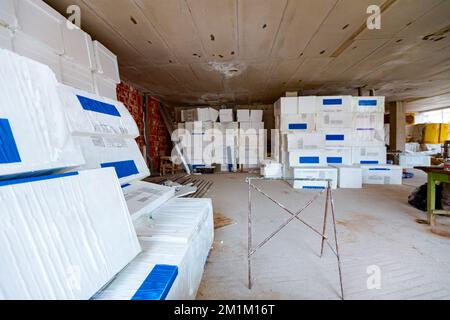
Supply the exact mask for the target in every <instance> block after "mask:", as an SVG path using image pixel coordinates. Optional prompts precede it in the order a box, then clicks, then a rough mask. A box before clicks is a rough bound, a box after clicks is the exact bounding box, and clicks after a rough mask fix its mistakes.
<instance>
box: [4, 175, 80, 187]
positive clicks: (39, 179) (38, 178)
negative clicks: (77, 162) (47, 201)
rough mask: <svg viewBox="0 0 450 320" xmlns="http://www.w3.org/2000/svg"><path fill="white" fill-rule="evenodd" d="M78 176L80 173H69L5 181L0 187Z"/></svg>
mask: <svg viewBox="0 0 450 320" xmlns="http://www.w3.org/2000/svg"><path fill="white" fill-rule="evenodd" d="M77 175H78V172H68V173H62V174H53V175H49V176H39V177H32V178H23V179H15V180H5V181H0V187H5V186H12V185H16V184H23V183H31V182H37V181H45V180H52V179H61V178H66V177H72V176H77Z"/></svg>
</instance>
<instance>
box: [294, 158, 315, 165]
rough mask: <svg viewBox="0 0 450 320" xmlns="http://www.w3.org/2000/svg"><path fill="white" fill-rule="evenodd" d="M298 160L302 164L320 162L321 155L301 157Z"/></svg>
mask: <svg viewBox="0 0 450 320" xmlns="http://www.w3.org/2000/svg"><path fill="white" fill-rule="evenodd" d="M298 162H299V163H301V164H318V163H320V158H319V157H300V158H299V159H298Z"/></svg>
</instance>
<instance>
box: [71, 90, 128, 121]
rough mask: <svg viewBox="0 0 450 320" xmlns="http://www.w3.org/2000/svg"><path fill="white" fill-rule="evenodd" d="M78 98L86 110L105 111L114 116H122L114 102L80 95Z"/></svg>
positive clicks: (104, 112)
mask: <svg viewBox="0 0 450 320" xmlns="http://www.w3.org/2000/svg"><path fill="white" fill-rule="evenodd" d="M77 98H78V101H80V104H81V107H82V108H83V109H84V110H87V111H92V112H98V113H103V114H107V115H110V116H114V117H120V113H119V110H117V108H116V107H115V106H114V105H112V104H109V103H105V102H101V101H98V100H94V99H90V98H86V97H83V96H79V95H77Z"/></svg>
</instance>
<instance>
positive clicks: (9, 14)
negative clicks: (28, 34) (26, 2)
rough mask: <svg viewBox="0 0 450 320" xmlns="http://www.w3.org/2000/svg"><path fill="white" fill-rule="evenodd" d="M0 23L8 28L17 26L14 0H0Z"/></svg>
mask: <svg viewBox="0 0 450 320" xmlns="http://www.w3.org/2000/svg"><path fill="white" fill-rule="evenodd" d="M0 24H3V25H5V26H7V27H9V28H16V27H17V17H16V9H15V7H14V0H0Z"/></svg>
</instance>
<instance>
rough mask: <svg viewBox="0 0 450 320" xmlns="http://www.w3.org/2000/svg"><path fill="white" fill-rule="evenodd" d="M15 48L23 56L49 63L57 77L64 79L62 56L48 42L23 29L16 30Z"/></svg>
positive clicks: (59, 79)
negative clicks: (30, 34) (43, 41)
mask: <svg viewBox="0 0 450 320" xmlns="http://www.w3.org/2000/svg"><path fill="white" fill-rule="evenodd" d="M13 49H14V52H16V53H18V54H20V55H22V56H25V57H28V58H30V59H33V60H35V61H37V62H40V63H43V64H45V65H47V66H48V67H49V68H50V69H52V71H53V73H54V74H55V76H56V79H57V80H58V81H59V82H61V81H62V74H61V61H60V56H59V55H58V54H57V53H55V52H54V50H52V49H51V48H50V47H48V46H47V45H46V44H44V43H42V42H39V41H37V40H36V39H34V38H32V37H31V36H29V35H27V34H25V33H23V32H21V31H16V32H15V33H14V37H13Z"/></svg>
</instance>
